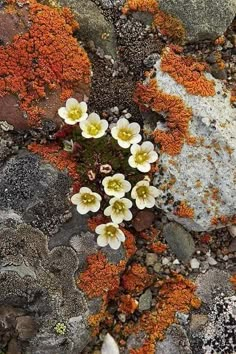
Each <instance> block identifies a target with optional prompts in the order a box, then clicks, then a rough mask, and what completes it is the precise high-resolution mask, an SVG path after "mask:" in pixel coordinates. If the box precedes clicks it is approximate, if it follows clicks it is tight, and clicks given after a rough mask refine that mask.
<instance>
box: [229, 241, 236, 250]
mask: <svg viewBox="0 0 236 354" xmlns="http://www.w3.org/2000/svg"><path fill="white" fill-rule="evenodd" d="M228 251H229V252H236V238H234V239H233V241H232V242H231V243H230V245H229V247H228Z"/></svg>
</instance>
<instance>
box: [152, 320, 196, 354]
mask: <svg viewBox="0 0 236 354" xmlns="http://www.w3.org/2000/svg"><path fill="white" fill-rule="evenodd" d="M164 353H165V354H192V350H191V348H190V343H189V340H188V337H187V334H186V332H185V330H184V329H183V328H182V327H181V326H179V325H172V326H171V327H170V328H169V329H168V331H167V333H166V338H165V339H164V340H163V341H162V342H159V343H158V344H157V345H156V352H155V354H164Z"/></svg>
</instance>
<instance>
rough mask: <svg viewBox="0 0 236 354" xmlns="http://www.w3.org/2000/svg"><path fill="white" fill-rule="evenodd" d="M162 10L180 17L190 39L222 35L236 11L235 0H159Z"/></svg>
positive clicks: (197, 39) (211, 37)
mask: <svg viewBox="0 0 236 354" xmlns="http://www.w3.org/2000/svg"><path fill="white" fill-rule="evenodd" d="M158 3H159V7H160V9H161V10H163V11H165V12H167V13H168V14H170V15H172V16H176V17H177V18H179V19H180V20H181V21H182V23H183V25H184V28H185V30H186V35H187V39H188V40H189V41H194V42H195V41H200V40H204V39H215V38H216V37H218V36H220V35H222V34H223V33H224V32H225V31H226V29H227V27H228V26H229V25H230V23H231V22H232V21H233V18H234V16H235V13H236V2H235V0H220V1H215V2H212V1H211V0H168V1H166V0H158Z"/></svg>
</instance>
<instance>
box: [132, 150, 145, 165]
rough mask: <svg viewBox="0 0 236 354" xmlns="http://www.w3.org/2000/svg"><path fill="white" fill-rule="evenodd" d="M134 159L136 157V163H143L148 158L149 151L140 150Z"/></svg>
mask: <svg viewBox="0 0 236 354" xmlns="http://www.w3.org/2000/svg"><path fill="white" fill-rule="evenodd" d="M134 159H135V162H136V163H138V164H142V163H144V162H146V161H147V160H148V152H145V151H141V152H138V153H137V154H136V155H135V158H134Z"/></svg>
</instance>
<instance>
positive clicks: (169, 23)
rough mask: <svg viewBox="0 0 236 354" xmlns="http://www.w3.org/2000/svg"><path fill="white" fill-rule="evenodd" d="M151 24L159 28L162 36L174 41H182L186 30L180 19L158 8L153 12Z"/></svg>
mask: <svg viewBox="0 0 236 354" xmlns="http://www.w3.org/2000/svg"><path fill="white" fill-rule="evenodd" d="M153 25H154V27H155V28H158V29H159V31H160V32H161V34H162V35H163V36H167V37H169V38H171V39H172V40H174V41H176V42H179V43H182V42H183V40H184V38H185V37H186V30H185V28H184V26H183V23H182V21H181V20H180V19H178V18H177V17H174V16H171V15H170V14H168V13H166V12H164V11H161V10H159V11H158V12H157V13H156V14H155V16H154V20H153Z"/></svg>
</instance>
